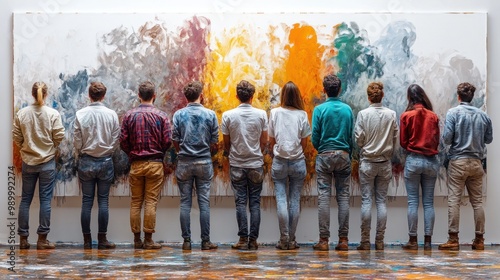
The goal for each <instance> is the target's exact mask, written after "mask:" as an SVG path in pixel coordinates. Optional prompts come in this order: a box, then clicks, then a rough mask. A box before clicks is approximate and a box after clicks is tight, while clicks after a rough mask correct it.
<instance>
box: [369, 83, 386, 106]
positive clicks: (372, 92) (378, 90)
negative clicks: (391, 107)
mask: <svg viewBox="0 0 500 280" xmlns="http://www.w3.org/2000/svg"><path fill="white" fill-rule="evenodd" d="M366 93H367V94H368V100H370V102H372V103H380V102H381V101H382V97H384V85H383V84H382V83H381V82H373V83H370V84H369V85H368V88H366Z"/></svg>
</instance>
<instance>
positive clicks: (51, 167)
mask: <svg viewBox="0 0 500 280" xmlns="http://www.w3.org/2000/svg"><path fill="white" fill-rule="evenodd" d="M22 179H23V187H22V188H23V190H22V197H21V203H20V204H19V217H18V222H19V228H18V230H17V232H18V233H19V235H20V236H29V215H30V205H31V201H33V195H34V194H35V186H36V182H37V181H39V182H38V194H39V199H40V212H39V218H38V223H39V226H38V230H37V231H36V232H37V233H38V234H48V233H49V231H50V211H51V205H50V202H51V200H52V194H53V193H54V186H55V180H56V163H55V161H54V159H51V160H50V161H48V162H45V163H42V164H39V165H28V164H26V163H24V162H23V164H22Z"/></svg>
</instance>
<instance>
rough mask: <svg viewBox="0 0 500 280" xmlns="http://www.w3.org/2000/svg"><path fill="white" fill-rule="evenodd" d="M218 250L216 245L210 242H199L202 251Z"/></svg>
mask: <svg viewBox="0 0 500 280" xmlns="http://www.w3.org/2000/svg"><path fill="white" fill-rule="evenodd" d="M217 248H219V246H217V244H215V243H212V242H210V240H205V241H201V249H202V250H214V249H217Z"/></svg>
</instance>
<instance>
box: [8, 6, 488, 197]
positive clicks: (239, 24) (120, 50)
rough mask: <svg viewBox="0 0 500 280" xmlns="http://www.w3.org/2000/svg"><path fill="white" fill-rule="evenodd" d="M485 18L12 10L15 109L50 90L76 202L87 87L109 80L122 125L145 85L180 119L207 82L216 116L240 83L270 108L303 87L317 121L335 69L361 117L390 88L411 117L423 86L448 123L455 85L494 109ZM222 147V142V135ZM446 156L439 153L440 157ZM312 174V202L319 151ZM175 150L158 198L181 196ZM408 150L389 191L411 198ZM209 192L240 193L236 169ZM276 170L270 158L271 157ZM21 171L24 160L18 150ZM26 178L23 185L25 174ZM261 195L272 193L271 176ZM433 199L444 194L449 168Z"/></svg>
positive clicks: (219, 162) (62, 173) (122, 187)
mask: <svg viewBox="0 0 500 280" xmlns="http://www.w3.org/2000/svg"><path fill="white" fill-rule="evenodd" d="M486 23H487V15H486V14H484V13H464V14H460V13H426V14H419V13H415V14H377V13H345V14H344V13H342V14H334V13H316V14H314V13H312V14H286V13H283V14H265V13H263V14H137V13H129V14H128V13H125V14H101V13H88V14H86V13H83V14H78V13H74V14H73V13H71V14H70V13H60V14H49V15H43V16H42V15H40V14H36V13H16V14H14V30H13V33H14V65H13V71H14V112H17V111H18V110H19V109H21V108H23V107H25V106H27V105H29V104H31V103H32V102H33V101H32V100H33V99H32V97H31V86H32V84H33V83H34V82H35V81H44V82H45V83H47V84H48V86H49V93H50V94H49V97H48V104H49V106H51V107H53V108H55V109H57V110H58V111H59V112H60V113H61V115H62V119H63V124H64V126H65V128H66V138H65V140H64V142H63V143H62V145H61V146H60V153H59V155H58V157H57V165H58V168H59V172H58V176H57V188H56V191H55V195H56V196H77V195H79V193H80V191H79V185H78V178H77V176H76V166H77V155H76V153H75V151H74V148H73V145H72V142H73V141H72V139H73V122H74V117H75V112H76V111H77V110H79V109H81V108H82V107H84V106H86V105H87V104H88V103H89V100H88V94H87V90H88V85H89V83H90V82H91V81H101V82H103V83H104V84H105V85H106V86H107V88H108V92H107V94H106V98H105V104H106V105H107V106H108V107H110V108H112V109H113V110H115V111H116V112H117V113H118V115H119V116H120V117H121V116H122V115H123V114H124V113H125V112H126V111H127V110H129V109H131V108H133V107H136V106H137V105H138V98H137V89H138V85H139V83H140V82H142V81H145V80H150V81H152V82H154V83H155V84H156V87H157V96H158V97H157V99H156V102H155V105H156V106H157V107H158V108H160V109H161V110H163V111H165V112H167V113H168V115H169V116H172V115H173V114H174V112H175V111H176V110H178V109H180V108H182V107H184V106H185V105H186V104H187V101H186V99H185V98H184V96H183V93H182V88H183V87H184V85H185V84H186V83H188V82H189V81H192V80H200V81H202V82H203V83H204V97H205V98H204V105H205V106H206V107H207V108H210V109H212V110H214V111H215V112H216V113H217V116H218V117H219V120H220V117H221V115H222V113H223V112H224V111H226V110H229V109H231V108H234V107H236V106H237V105H238V101H237V99H236V84H237V83H238V82H239V81H240V80H243V79H245V80H248V81H250V82H251V83H253V84H254V85H255V86H256V97H255V98H254V102H253V105H254V106H255V107H258V108H262V109H264V110H266V111H270V109H271V108H273V107H275V106H278V104H279V98H280V97H279V91H280V88H281V87H282V86H283V85H284V84H285V83H286V82H288V81H293V82H295V83H296V84H297V85H298V87H299V89H300V91H301V94H302V96H303V98H304V101H305V106H306V111H307V113H308V115H309V118H310V117H311V115H312V111H313V109H314V107H315V106H316V105H318V104H320V103H321V102H323V101H324V100H325V95H324V94H323V93H322V78H323V76H324V75H326V74H328V73H336V74H337V75H338V76H339V77H340V79H341V80H342V82H343V84H342V85H343V86H342V95H341V99H342V100H343V101H345V102H346V103H348V104H349V105H350V106H351V107H352V109H353V111H354V113H355V114H357V112H359V111H360V110H362V109H364V108H366V107H367V106H368V105H369V104H368V100H367V98H366V86H367V85H368V83H370V82H372V81H380V82H382V83H384V85H385V98H384V102H383V104H384V105H385V106H387V107H389V108H391V109H393V110H395V111H396V112H397V116H398V118H399V116H400V115H401V113H402V112H403V111H404V110H405V108H406V105H407V101H406V89H407V87H408V86H409V85H410V84H412V83H417V84H420V85H421V86H422V87H423V88H424V89H425V90H426V92H427V93H428V95H429V96H430V99H431V101H432V103H433V105H434V109H435V110H434V111H435V112H436V113H437V114H438V115H439V118H440V122H441V127H442V125H443V123H444V118H445V114H446V111H447V110H448V109H449V108H451V107H453V106H456V105H457V100H456V94H455V90H456V86H457V85H458V84H459V83H460V82H465V81H467V82H470V83H472V84H474V85H475V86H476V88H477V91H476V98H475V99H474V105H475V106H477V107H480V108H481V109H483V110H485V109H486V93H487V90H486V61H487V60H486V56H487V52H486V51H487V50H486V38H487V28H486V26H487V24H486ZM221 142H222V137H221ZM444 152H445V150H444V147H441V155H443V154H444ZM305 154H306V161H307V167H308V177H307V181H306V187H305V188H304V193H303V194H304V195H311V196H314V195H316V187H315V186H316V183H315V174H314V160H315V155H316V154H315V150H314V149H313V147H312V145H311V144H309V145H308V148H307V150H306V151H305ZM175 159H176V154H175V152H174V150H173V149H172V150H170V151H169V152H168V154H167V156H166V158H165V166H166V169H167V173H168V175H167V177H166V180H165V186H164V189H163V191H162V195H167V196H177V195H178V190H177V185H176V183H175V178H174V177H175V176H173V171H174V170H175ZM404 159H405V156H404V153H403V151H401V149H400V148H398V149H397V150H396V152H395V155H394V157H393V167H394V168H393V173H394V179H393V181H392V183H391V186H390V190H389V195H390V196H402V195H405V194H406V193H405V190H404V182H403V179H402V171H403V167H404ZM114 162H115V174H116V180H115V184H114V186H115V187H114V188H113V189H112V195H115V196H128V195H129V189H128V181H127V172H128V168H129V165H128V159H127V156H126V155H125V154H124V153H123V152H122V151H116V153H115V155H114ZM213 162H214V165H215V170H216V175H215V178H214V184H213V185H214V187H213V194H214V195H217V196H227V195H232V191H231V187H230V180H229V176H228V161H227V159H226V158H225V157H223V155H222V152H220V153H218V154H217V155H215V156H214V157H213ZM265 162H266V163H265V168H266V170H269V167H270V164H271V162H272V159H271V158H270V157H269V156H266V159H265ZM14 163H15V165H16V166H17V167H18V168H17V170H18V173H19V172H20V165H21V159H20V156H19V151H18V149H17V148H15V149H14ZM357 163H358V156H357V149H356V148H355V149H354V152H353V155H352V166H353V176H352V188H351V189H352V194H353V195H359V193H360V192H359V185H358V183H357V171H356V170H357V165H358V164H357ZM17 175H18V180H20V174H17ZM263 195H267V196H269V195H273V184H272V181H271V180H270V176H266V181H265V187H264V192H263ZM436 195H446V178H445V169H444V168H442V170H441V172H440V175H439V179H438V182H437V185H436Z"/></svg>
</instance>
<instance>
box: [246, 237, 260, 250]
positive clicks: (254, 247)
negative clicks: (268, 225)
mask: <svg viewBox="0 0 500 280" xmlns="http://www.w3.org/2000/svg"><path fill="white" fill-rule="evenodd" d="M257 249H259V244H257V239H255V238H249V239H248V250H251V251H255V250H257Z"/></svg>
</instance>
